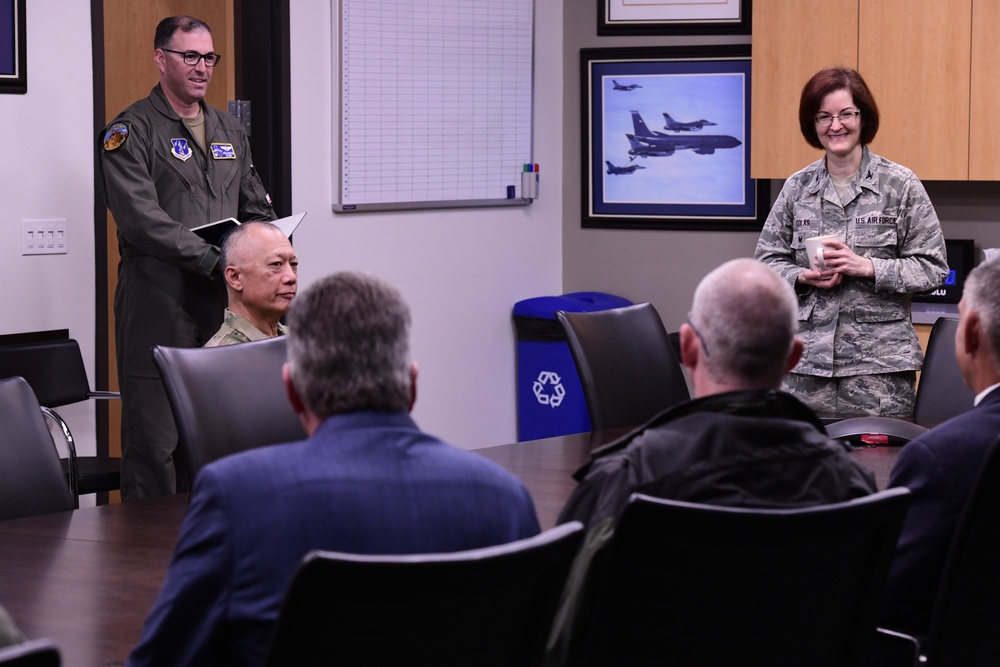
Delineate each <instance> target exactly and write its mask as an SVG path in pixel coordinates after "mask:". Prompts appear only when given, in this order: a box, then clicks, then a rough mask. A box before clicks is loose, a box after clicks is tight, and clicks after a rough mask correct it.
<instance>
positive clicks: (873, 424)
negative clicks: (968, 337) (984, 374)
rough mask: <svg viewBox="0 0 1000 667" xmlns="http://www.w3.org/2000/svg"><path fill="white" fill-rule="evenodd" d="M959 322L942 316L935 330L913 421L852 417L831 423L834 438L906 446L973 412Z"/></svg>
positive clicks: (973, 396) (928, 343) (830, 432)
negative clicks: (961, 360) (961, 363)
mask: <svg viewBox="0 0 1000 667" xmlns="http://www.w3.org/2000/svg"><path fill="white" fill-rule="evenodd" d="M957 330H958V320H955V319H951V318H947V317H940V318H938V320H937V321H936V322H935V323H934V326H933V327H932V328H931V335H930V337H929V338H928V340H927V353H926V354H925V355H924V366H923V370H922V371H921V372H920V384H919V385H918V386H917V395H916V398H915V400H914V405H913V422H907V421H906V420H903V419H896V418H894V417H882V416H878V415H871V416H863V417H852V418H848V419H842V420H839V421H834V422H833V423H830V424H827V426H826V431H827V433H828V434H829V435H830V437H831V438H837V439H842V440H847V441H848V442H850V443H851V444H852V445H855V446H865V445H872V444H887V445H890V446H898V445H905V444H906V443H907V442H909V441H910V440H912V439H913V438H915V437H917V436H918V435H920V434H921V433H924V432H925V431H927V430H928V429H929V428H931V427H933V426H937V425H938V424H940V423H941V422H943V421H947V420H948V419H951V418H952V417H955V416H957V415H960V414H962V413H963V412H966V411H968V410H971V409H972V402H973V400H974V399H975V397H976V395H975V393H974V392H973V391H972V390H971V389H969V388H968V387H967V386H966V385H965V381H964V380H963V379H962V372H961V369H959V367H958V360H957V359H956V358H955V332H956V331H957Z"/></svg>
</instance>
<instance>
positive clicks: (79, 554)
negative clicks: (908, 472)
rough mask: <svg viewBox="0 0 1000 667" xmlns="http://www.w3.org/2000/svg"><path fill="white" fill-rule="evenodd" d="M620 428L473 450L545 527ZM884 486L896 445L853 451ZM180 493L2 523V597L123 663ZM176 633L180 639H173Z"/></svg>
mask: <svg viewBox="0 0 1000 667" xmlns="http://www.w3.org/2000/svg"><path fill="white" fill-rule="evenodd" d="M624 432H625V430H623V429H617V430H608V431H600V432H593V433H578V434H574V435H565V436H557V437H554V438H546V439H543V440H532V441H527V442H517V443H513V444H509V445H500V446H496V447H487V448H484V449H478V450H475V452H476V453H477V454H480V455H482V456H485V457H487V458H489V459H492V460H493V461H496V462H497V463H499V464H500V465H502V466H504V467H505V468H506V469H507V470H509V471H511V472H512V473H513V474H515V475H517V476H518V477H520V478H521V479H522V480H524V483H525V485H526V486H527V487H528V490H529V491H530V492H531V495H532V498H533V499H534V501H535V508H536V510H537V512H538V517H539V522H540V523H541V525H542V528H543V529H547V528H551V527H552V526H554V525H555V522H556V518H557V516H558V514H559V511H560V509H561V508H562V506H563V503H564V502H565V501H566V498H567V497H568V496H569V494H570V492H571V491H572V490H573V488H574V486H575V485H576V482H575V481H574V480H573V479H572V477H571V475H572V473H573V472H574V471H575V470H576V469H577V468H579V467H580V466H581V465H582V464H583V463H585V462H586V461H587V458H588V456H589V453H590V451H591V449H593V448H594V447H597V446H600V445H602V444H605V443H607V442H610V441H611V440H612V439H613V438H615V437H617V436H620V435H622V434H623V433H624ZM851 455H852V456H853V457H856V458H857V459H858V460H859V461H861V462H862V463H863V464H865V465H867V466H868V467H869V468H871V469H872V471H873V472H874V473H875V477H876V479H877V481H878V485H879V488H885V485H886V481H887V480H888V476H889V471H890V470H891V468H892V464H893V462H894V461H895V459H896V456H897V455H898V448H892V447H873V448H866V449H857V450H855V451H854V452H852V454H851ZM187 500H188V499H187V496H186V495H176V496H165V497H162V498H152V499H147V500H141V501H137V502H133V503H127V504H115V505H103V506H100V507H92V508H85V509H79V510H74V511H71V512H59V513H55V514H47V515H43V516H36V517H28V518H24V519H14V520H11V521H3V522H0V605H3V606H4V607H5V608H6V609H7V611H8V612H10V614H11V616H13V618H14V620H15V621H16V622H17V623H18V625H19V626H20V627H21V630H22V631H23V632H24V633H25V635H26V636H28V637H29V638H32V639H36V638H43V637H45V638H49V639H51V640H52V641H54V642H55V643H56V645H57V646H59V649H60V651H61V652H62V657H63V665H66V666H67V667H76V666H81V667H84V666H86V667H101V666H104V665H108V664H114V663H123V662H124V661H125V658H126V657H127V655H128V652H129V650H130V649H131V648H132V646H133V645H134V644H135V643H136V641H137V640H138V638H139V635H140V633H141V631H142V623H143V621H144V619H145V617H146V613H147V612H148V611H149V608H150V606H151V605H152V603H153V600H154V599H155V597H156V594H157V592H158V591H159V589H160V585H161V584H162V583H163V579H164V576H165V575H166V572H167V567H168V566H169V564H170V558H171V556H172V554H173V548H174V545H175V544H176V541H177V535H178V531H179V529H180V525H181V520H182V518H183V516H184V512H185V509H186V507H187ZM178 641H183V638H178Z"/></svg>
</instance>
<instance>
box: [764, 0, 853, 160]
mask: <svg viewBox="0 0 1000 667" xmlns="http://www.w3.org/2000/svg"><path fill="white" fill-rule="evenodd" d="M752 59H753V72H752V74H751V89H750V95H751V97H750V107H751V108H750V121H751V136H750V141H751V148H750V151H751V152H750V175H751V176H753V177H754V178H776V179H785V178H788V177H789V176H790V175H791V174H793V173H794V172H796V171H798V170H799V169H801V168H802V167H804V166H806V165H807V164H809V163H810V162H815V161H816V160H818V159H819V158H820V157H822V155H823V153H822V151H819V150H817V149H815V148H813V147H812V146H810V145H809V144H807V143H806V141H805V139H803V138H802V134H801V132H799V97H800V96H801V95H802V86H804V85H805V83H806V81H808V80H809V77H811V76H812V75H813V74H815V73H816V72H818V71H819V70H821V69H823V68H824V67H829V66H831V65H842V66H844V67H855V68H856V67H857V66H858V12H857V0H854V2H847V3H845V4H840V3H837V4H836V5H831V4H830V3H829V2H827V1H825V0H754V3H753V52H752Z"/></svg>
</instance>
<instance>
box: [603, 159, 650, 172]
mask: <svg viewBox="0 0 1000 667" xmlns="http://www.w3.org/2000/svg"><path fill="white" fill-rule="evenodd" d="M604 164H606V165H608V173H609V174H631V173H632V172H634V171H635V170H636V169H645V167H643V166H641V165H638V164H630V165H628V166H625V167H616V166H615V165H613V164H611V162H609V161H608V160H605V161H604Z"/></svg>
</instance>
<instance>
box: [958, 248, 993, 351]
mask: <svg viewBox="0 0 1000 667" xmlns="http://www.w3.org/2000/svg"><path fill="white" fill-rule="evenodd" d="M962 300H963V301H964V302H965V307H966V309H967V310H968V309H972V310H975V311H976V312H977V313H979V320H980V322H982V326H983V332H984V333H985V334H986V340H987V344H988V345H989V348H990V354H991V355H992V357H993V360H994V361H995V362H998V363H1000V258H995V259H991V260H989V261H986V262H983V263H982V264H980V265H979V266H977V267H976V268H974V269H973V270H972V272H971V273H969V276H968V278H966V279H965V287H964V288H963V289H962Z"/></svg>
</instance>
